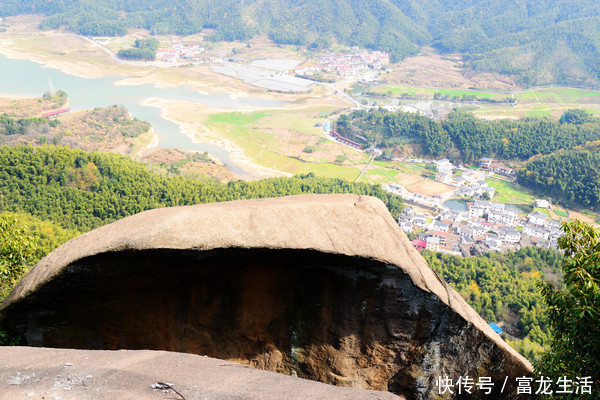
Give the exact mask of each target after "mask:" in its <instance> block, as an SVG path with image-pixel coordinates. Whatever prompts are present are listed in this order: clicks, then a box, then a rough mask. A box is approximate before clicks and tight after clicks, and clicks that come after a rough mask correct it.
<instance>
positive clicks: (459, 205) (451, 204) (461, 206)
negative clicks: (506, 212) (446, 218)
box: [444, 200, 519, 211]
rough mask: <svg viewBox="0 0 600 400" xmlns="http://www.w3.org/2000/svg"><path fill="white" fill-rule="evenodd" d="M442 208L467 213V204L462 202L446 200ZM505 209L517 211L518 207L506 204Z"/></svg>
mask: <svg viewBox="0 0 600 400" xmlns="http://www.w3.org/2000/svg"><path fill="white" fill-rule="evenodd" d="M444 206H446V207H448V208H449V209H450V210H456V211H467V202H465V201H463V200H446V201H445V202H444ZM506 208H514V209H517V210H518V209H519V207H517V206H515V205H514V204H506Z"/></svg>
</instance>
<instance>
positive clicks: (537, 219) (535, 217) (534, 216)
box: [527, 211, 548, 226]
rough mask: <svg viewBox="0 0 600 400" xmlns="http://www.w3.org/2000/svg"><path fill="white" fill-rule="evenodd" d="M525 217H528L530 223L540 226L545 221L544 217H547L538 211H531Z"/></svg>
mask: <svg viewBox="0 0 600 400" xmlns="http://www.w3.org/2000/svg"><path fill="white" fill-rule="evenodd" d="M527 218H528V220H529V223H530V224H533V225H540V226H543V225H544V224H545V223H546V219H548V217H547V216H546V214H543V213H541V212H539V211H534V212H532V213H531V214H529V215H528V216H527Z"/></svg>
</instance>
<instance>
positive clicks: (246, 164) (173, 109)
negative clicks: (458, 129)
mask: <svg viewBox="0 0 600 400" xmlns="http://www.w3.org/2000/svg"><path fill="white" fill-rule="evenodd" d="M142 105H144V106H148V107H156V108H158V109H159V110H160V113H161V117H162V118H163V119H165V120H167V121H170V122H172V123H174V124H176V125H177V126H178V127H179V129H180V131H181V132H182V133H183V134H184V135H186V136H187V137H188V138H190V139H191V140H192V142H194V143H205V144H212V145H215V146H218V147H220V148H222V149H224V150H225V151H227V152H228V153H229V158H230V159H231V161H232V162H233V163H235V164H236V165H238V166H240V167H242V168H243V169H244V170H245V171H247V172H248V173H249V174H250V175H252V177H251V180H254V179H263V178H271V177H277V176H292V175H293V174H292V173H289V172H284V171H281V170H277V169H274V168H269V167H265V166H263V165H260V164H258V163H256V162H254V161H253V160H251V159H250V158H249V157H248V156H246V155H245V154H244V151H243V149H242V148H240V147H239V146H236V145H235V144H234V143H233V142H232V141H231V140H228V139H227V138H226V137H224V135H222V134H220V133H219V132H216V131H214V130H212V129H210V128H209V127H207V126H206V125H205V124H204V123H203V121H204V120H205V118H207V117H208V116H209V115H211V114H216V113H219V112H223V110H222V109H219V108H215V107H206V106H201V107H198V105H197V104H195V103H190V102H183V101H176V100H166V99H159V98H150V99H146V100H144V101H143V102H142ZM260 109H261V108H260V107H251V106H247V107H243V108H239V109H235V111H241V112H250V111H257V110H260ZM227 111H234V110H232V109H230V108H228V109H227ZM198 113H200V114H201V115H202V116H203V117H205V118H198ZM191 115H194V117H193V118H190V116H191ZM237 177H238V178H240V179H248V177H247V176H239V175H237Z"/></svg>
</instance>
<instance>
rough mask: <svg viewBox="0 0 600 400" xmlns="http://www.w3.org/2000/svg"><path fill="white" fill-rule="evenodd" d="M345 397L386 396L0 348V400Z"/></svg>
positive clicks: (92, 354) (131, 356)
mask: <svg viewBox="0 0 600 400" xmlns="http://www.w3.org/2000/svg"><path fill="white" fill-rule="evenodd" d="M158 382H160V383H168V384H171V386H172V387H173V388H174V389H175V390H176V391H177V392H179V393H181V394H182V395H183V396H184V397H185V399H186V400H205V399H210V400H269V399H273V400H281V399H287V400H292V399H297V400H309V399H315V400H316V399H321V400H330V399H348V400H388V399H389V400H392V399H396V400H398V399H399V398H398V397H397V396H394V395H393V394H391V393H386V392H376V391H370V390H365V389H360V388H342V387H336V386H332V385H326V384H324V383H319V382H313V381H309V380H306V379H300V378H292V377H290V376H285V375H282V374H275V373H272V372H267V371H261V370H258V369H254V368H249V367H247V366H244V365H240V364H234V363H231V362H227V361H222V360H217V359H214V358H207V357H202V356H198V355H195V354H182V353H174V352H165V351H151V350H119V351H102V350H71V349H47V348H32V347H0V400H15V399H62V400H85V399H94V400H104V399H110V400H117V399H118V400H129V399H131V400H142V399H181V397H180V396H178V395H177V394H176V393H175V392H173V391H172V390H165V392H163V391H162V390H160V389H152V385H155V384H156V383H158Z"/></svg>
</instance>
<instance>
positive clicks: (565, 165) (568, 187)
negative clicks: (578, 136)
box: [518, 142, 600, 208]
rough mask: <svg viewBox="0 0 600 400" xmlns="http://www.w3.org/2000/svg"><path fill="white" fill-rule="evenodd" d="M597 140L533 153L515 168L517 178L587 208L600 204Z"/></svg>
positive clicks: (534, 188)
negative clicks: (517, 168)
mask: <svg viewBox="0 0 600 400" xmlns="http://www.w3.org/2000/svg"><path fill="white" fill-rule="evenodd" d="M599 151H600V142H593V143H589V144H587V145H586V146H584V147H578V148H575V149H573V150H568V151H560V152H556V153H553V154H550V155H547V156H543V157H535V158H533V159H532V160H530V161H528V162H527V163H526V164H525V165H524V166H523V167H522V168H520V169H519V170H518V182H519V183H520V184H521V185H523V186H526V187H528V188H530V189H532V190H535V191H536V192H537V193H544V194H546V195H548V196H552V197H555V198H558V199H562V200H563V201H566V202H569V203H576V204H578V205H581V206H584V207H590V208H597V207H598V205H600V152H599Z"/></svg>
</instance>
